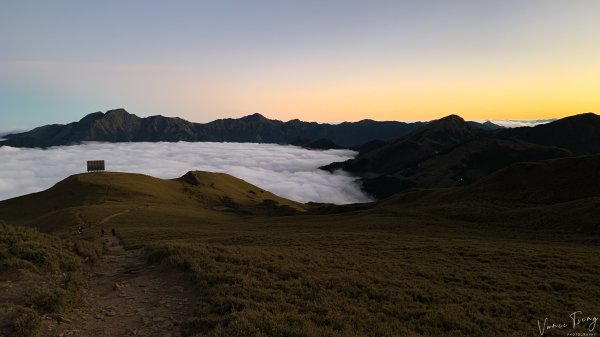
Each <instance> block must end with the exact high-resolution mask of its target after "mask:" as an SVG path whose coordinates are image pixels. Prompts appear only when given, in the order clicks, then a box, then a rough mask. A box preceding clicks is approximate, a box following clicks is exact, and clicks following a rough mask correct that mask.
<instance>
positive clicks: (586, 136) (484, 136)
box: [322, 113, 600, 198]
mask: <svg viewBox="0 0 600 337" xmlns="http://www.w3.org/2000/svg"><path fill="white" fill-rule="evenodd" d="M596 130H600V116H598V115H596V114H593V113H586V114H580V115H575V116H570V117H566V118H563V119H559V120H556V121H554V122H551V123H548V124H543V125H538V126H535V127H521V128H516V129H504V128H502V129H500V128H498V129H488V130H485V129H481V128H478V127H474V126H473V125H472V124H470V123H469V122H466V121H464V120H463V119H462V118H460V117H458V116H456V115H450V116H447V117H444V118H441V119H439V120H435V121H432V122H430V123H428V124H426V125H424V126H421V127H419V128H417V129H415V130H413V131H411V132H410V133H408V134H407V135H405V136H403V137H400V138H398V139H396V140H394V141H388V142H381V143H375V144H372V145H370V146H365V147H364V150H363V151H361V152H360V153H359V154H358V156H357V157H355V158H353V159H350V160H347V161H345V162H341V163H332V164H329V165H326V166H324V167H322V168H323V169H326V170H329V171H333V170H337V169H342V170H345V171H348V172H350V173H352V174H354V175H356V176H357V177H358V178H359V179H360V180H361V182H362V186H363V189H364V190H365V191H366V192H368V193H370V194H372V195H373V196H375V197H377V198H386V197H389V196H391V195H393V194H395V193H398V192H400V191H403V190H407V189H410V188H435V187H452V186H458V185H467V184H470V183H473V182H475V181H476V180H477V179H479V178H482V177H484V176H486V175H489V174H491V173H493V172H495V171H497V170H499V169H502V168H505V167H507V166H509V165H512V164H514V163H518V162H534V161H540V160H546V159H554V158H561V157H569V156H575V155H589V154H597V153H600V133H598V132H596Z"/></svg>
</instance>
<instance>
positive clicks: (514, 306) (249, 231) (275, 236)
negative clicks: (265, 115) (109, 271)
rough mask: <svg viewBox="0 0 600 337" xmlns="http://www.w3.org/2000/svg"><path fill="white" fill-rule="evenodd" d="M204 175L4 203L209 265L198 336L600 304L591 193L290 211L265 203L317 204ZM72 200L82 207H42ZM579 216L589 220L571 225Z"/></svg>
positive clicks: (473, 332) (198, 274)
mask: <svg viewBox="0 0 600 337" xmlns="http://www.w3.org/2000/svg"><path fill="white" fill-rule="evenodd" d="M559 164H560V165H562V164H564V163H562V162H561V163H559ZM567 164H569V163H567ZM567 164H565V165H567ZM594 165H596V162H595V161H594V160H590V161H588V164H586V165H583V169H584V170H585V169H587V168H594V167H595V166H594ZM550 166H551V167H549V168H548V169H551V168H552V167H554V166H555V165H554V166H553V165H550ZM567 167H572V166H570V165H567ZM572 173H573V174H574V175H577V174H578V172H577V170H573V172H572ZM500 174H502V173H500ZM505 174H509V175H508V176H509V177H511V179H516V178H515V177H514V176H511V174H516V173H510V172H509V173H505ZM194 177H196V178H195V179H192V178H193V177H187V178H185V180H187V182H185V183H184V182H182V181H181V180H177V181H164V180H158V179H153V178H148V177H143V176H138V175H122V174H107V175H82V176H77V177H76V179H80V180H78V181H77V182H76V183H74V182H71V181H66V182H65V184H66V185H64V186H63V183H60V184H58V185H57V187H56V190H54V191H48V192H43V193H46V194H42V195H41V196H40V194H38V195H33V196H28V197H23V198H18V199H15V200H11V201H8V202H3V203H0V217H13V219H14V220H19V217H20V215H19V214H20V213H19V212H18V208H22V207H27V208H28V209H29V211H28V212H23V213H27V214H31V216H27V217H22V216H21V217H22V219H21V222H20V223H29V224H33V225H36V226H39V227H42V228H48V229H58V227H60V226H55V225H54V224H55V220H54V219H53V218H52V217H53V216H58V215H61V216H63V217H64V219H63V220H64V221H66V222H65V223H69V224H71V223H73V222H72V221H80V222H81V223H84V224H86V225H87V226H89V228H91V229H93V230H97V229H98V227H99V226H100V223H101V221H102V219H106V217H108V216H110V215H115V214H116V216H114V217H112V218H110V219H109V220H108V221H107V222H106V223H104V224H102V226H106V227H109V226H110V227H115V228H117V230H118V231H119V233H120V234H121V235H122V236H123V238H124V239H125V242H126V243H127V244H128V245H129V246H140V245H144V246H148V247H149V248H150V250H151V252H152V254H151V256H150V259H151V260H152V261H162V262H164V263H170V264H175V265H178V266H180V267H181V268H184V269H186V270H188V271H190V272H191V273H192V274H193V275H194V277H195V278H196V281H197V284H198V289H199V290H200V291H201V292H203V294H204V296H205V298H206V302H205V303H204V304H203V305H201V306H200V307H198V308H197V315H196V316H195V317H192V318H190V320H189V321H188V322H187V323H185V324H184V326H183V327H182V328H183V330H184V332H185V333H186V334H187V335H192V334H199V335H210V336H419V335H421V336H439V335H444V336H467V335H468V336H522V335H534V334H537V333H538V332H537V320H538V319H539V320H542V321H543V319H544V318H545V317H547V316H548V317H550V319H551V320H554V319H555V320H564V318H565V317H567V316H568V314H570V313H571V312H573V311H575V310H581V311H583V312H584V313H586V314H590V315H598V312H597V310H598V307H597V303H596V301H595V299H596V298H600V286H599V285H600V274H598V273H597V271H596V268H595V266H597V265H598V264H599V263H600V247H599V246H598V242H599V241H598V236H597V227H598V223H599V222H598V220H599V219H600V215H598V214H597V212H596V213H594V211H593V209H594V206H595V205H597V200H598V199H597V196H594V195H593V192H592V195H588V196H587V197H586V198H582V199H576V200H572V201H570V202H562V203H553V204H547V203H541V202H537V203H532V202H528V203H519V202H515V200H512V199H511V198H504V199H502V198H500V199H494V200H490V199H489V198H488V199H486V198H483V197H480V196H482V195H483V194H477V193H483V192H481V191H480V192H477V188H479V189H482V190H483V191H486V188H485V187H481V186H482V185H479V187H477V186H475V187H473V189H474V190H473V191H474V192H473V194H472V196H471V198H470V199H468V200H467V199H465V197H464V195H463V194H462V193H466V192H464V191H465V190H462V189H461V190H441V191H437V192H436V193H432V192H430V191H424V192H412V193H408V194H405V195H404V196H399V197H396V198H394V199H391V200H388V201H386V202H382V203H378V204H374V205H370V206H366V207H350V206H348V207H333V208H327V207H324V208H322V209H320V210H319V212H321V213H326V214H316V213H314V212H307V213H295V214H292V213H289V212H279V210H280V207H273V205H271V204H270V203H267V205H266V206H265V205H263V201H264V200H265V199H272V200H278V202H279V203H280V204H284V205H285V204H287V205H289V207H293V208H297V209H303V208H304V207H303V206H301V205H297V204H295V203H291V204H290V203H287V202H286V201H284V200H280V199H274V197H272V196H270V195H269V197H267V198H259V197H258V196H260V195H262V194H261V191H260V189H257V188H255V187H251V185H250V186H247V185H243V184H245V183H243V184H242V183H240V182H238V181H237V180H235V179H230V178H229V177H227V176H225V175H213V174H208V173H206V174H203V173H195V174H194ZM70 179H75V178H70ZM220 179H224V180H225V181H221V180H220ZM530 181H531V182H532V184H534V185H533V186H543V184H544V180H543V179H542V180H540V181H535V180H530ZM592 181H595V180H592ZM495 182H497V181H492V182H488V184H489V186H488V187H492V186H494V184H493V183H495ZM109 183H110V184H109ZM80 184H81V185H80ZM536 184H537V185H536ZM567 185H568V184H567ZM497 186H504V184H502V183H499V185H497ZM521 187H523V186H521ZM554 187H556V186H554ZM250 190H252V191H254V193H250V192H249V191H250ZM81 191H84V192H85V193H82V194H81V195H78V193H81ZM508 191H509V192H510V189H508ZM55 193H56V194H55ZM69 193H70V195H71V196H69ZM221 193H223V194H221ZM263 193H266V192H263ZM536 193H537V192H536ZM510 195H511V194H510V193H508V192H506V194H505V196H510ZM225 196H229V198H225ZM61 198H64V199H61ZM93 198H100V199H98V200H96V201H94V199H93ZM461 198H462V199H461ZM441 201H443V202H441ZM60 203H66V204H68V205H69V206H70V207H69V208H67V209H66V210H60V209H57V210H56V211H54V213H53V214H54V215H51V216H44V215H43V214H44V212H45V211H46V210H48V209H52V208H53V207H57V205H60ZM12 207H16V208H17V209H15V208H12ZM37 207H39V209H38V208H37ZM284 209H285V210H288V211H289V209H288V208H284ZM123 211H128V212H127V213H121V212H123ZM270 213H276V214H280V215H270ZM283 213H289V214H291V215H287V216H282V215H281V214H283ZM547 213H549V214H550V216H547V215H546V214H547ZM69 219H71V222H69ZM77 219H78V220H77ZM569 219H570V220H569ZM563 220H565V221H567V220H568V221H567V226H565V224H563V223H561V221H563ZM580 220H584V221H585V223H586V224H587V225H586V226H588V225H589V226H591V227H589V226H588V227H585V226H584V227H582V228H579V229H580V230H581V231H582V232H581V233H577V232H574V231H572V230H571V228H569V227H568V226H569V224H570V223H574V222H577V221H580ZM569 221H570V222H569ZM548 227H551V228H552V229H551V230H548ZM59 232H60V230H59ZM594 233H596V234H594ZM567 318H568V317H567Z"/></svg>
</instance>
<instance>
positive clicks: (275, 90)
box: [0, 0, 600, 130]
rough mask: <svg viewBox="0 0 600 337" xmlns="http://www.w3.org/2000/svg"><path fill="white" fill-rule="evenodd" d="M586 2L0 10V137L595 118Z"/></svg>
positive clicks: (598, 25) (598, 33)
mask: <svg viewBox="0 0 600 337" xmlns="http://www.w3.org/2000/svg"><path fill="white" fill-rule="evenodd" d="M599 13H600V1H596V0H590V1H580V0H518V1H513V0H498V1H491V0H489V1H488V0H474V1H448V0H440V1H428V0H419V1H401V0H395V1H376V0H374V1H350V0H343V1H342V0H329V1H324V0H320V1H311V0H288V1H286V0H277V1H254V0H240V1H226V0H223V1H199V0H198V1H134V0H129V1H122V0H120V1H81V0H73V1H62V0H53V1H47V0H43V1H27V0H19V1H16V0H15V1H3V0H0V130H7V129H22V128H30V127H33V126H38V125H42V124H47V123H66V122H71V121H74V120H79V119H80V118H81V117H83V116H84V115H85V114H87V113H91V112H95V111H106V110H109V109H112V108H118V107H124V108H126V109H127V110H128V111H130V112H132V113H135V114H137V115H139V116H149V115H156V114H162V115H165V116H179V117H182V118H185V119H188V120H191V121H195V122H207V121H211V120H214V119H217V118H225V117H240V116H243V115H247V114H250V113H254V112H260V113H262V114H264V115H265V116H267V117H270V118H276V119H281V120H289V119H293V118H300V119H303V120H310V121H321V122H338V121H343V120H350V121H354V120H360V119H364V118H371V119H376V120H403V121H409V120H429V119H435V118H439V117H442V116H445V115H448V114H451V113H456V114H459V115H461V116H463V117H464V118H466V119H478V120H485V119H541V118H550V117H563V116H566V115H572V114H576V113H581V112H587V111H595V112H600V20H598V14H599Z"/></svg>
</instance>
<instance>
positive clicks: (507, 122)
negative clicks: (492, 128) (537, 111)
mask: <svg viewBox="0 0 600 337" xmlns="http://www.w3.org/2000/svg"><path fill="white" fill-rule="evenodd" d="M555 120H556V118H552V119H531V120H512V119H499V120H491V121H490V122H492V123H494V124H496V125H500V126H504V127H505V128H518V127H522V126H536V125H540V124H547V123H550V122H554V121H555Z"/></svg>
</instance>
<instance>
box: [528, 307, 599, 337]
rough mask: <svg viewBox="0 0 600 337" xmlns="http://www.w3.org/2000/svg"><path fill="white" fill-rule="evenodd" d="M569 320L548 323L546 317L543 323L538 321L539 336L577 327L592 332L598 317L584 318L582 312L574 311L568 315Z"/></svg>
mask: <svg viewBox="0 0 600 337" xmlns="http://www.w3.org/2000/svg"><path fill="white" fill-rule="evenodd" d="M569 318H571V320H570V321H569V322H548V317H546V318H545V319H544V322H543V323H542V322H540V320H539V319H538V321H537V323H538V329H539V331H540V335H541V336H543V335H544V334H545V333H546V332H549V331H551V330H562V329H568V328H571V329H576V328H578V327H585V328H587V330H588V331H589V332H593V331H594V330H595V329H596V322H597V321H598V317H595V316H594V317H592V316H585V315H583V312H582V311H574V312H573V313H572V314H570V315H569Z"/></svg>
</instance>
